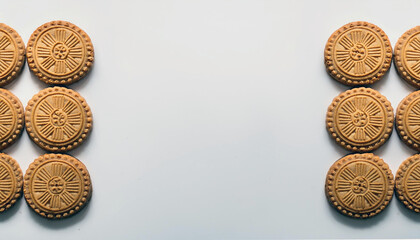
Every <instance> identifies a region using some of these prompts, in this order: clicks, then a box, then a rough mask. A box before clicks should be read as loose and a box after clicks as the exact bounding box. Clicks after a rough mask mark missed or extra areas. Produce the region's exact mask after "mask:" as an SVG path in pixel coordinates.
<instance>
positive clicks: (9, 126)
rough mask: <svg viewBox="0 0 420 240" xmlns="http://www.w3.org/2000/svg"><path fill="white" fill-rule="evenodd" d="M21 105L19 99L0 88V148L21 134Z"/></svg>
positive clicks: (12, 141) (6, 145) (22, 118)
mask: <svg viewBox="0 0 420 240" xmlns="http://www.w3.org/2000/svg"><path fill="white" fill-rule="evenodd" d="M23 126H24V115H23V106H22V103H21V102H20V101H19V99H18V98H17V97H16V96H15V95H13V93H11V92H10V91H8V90H6V89H0V150H1V149H5V148H7V147H8V146H10V145H11V144H13V143H14V142H15V141H16V140H17V139H18V138H19V137H20V135H21V134H22V131H23Z"/></svg>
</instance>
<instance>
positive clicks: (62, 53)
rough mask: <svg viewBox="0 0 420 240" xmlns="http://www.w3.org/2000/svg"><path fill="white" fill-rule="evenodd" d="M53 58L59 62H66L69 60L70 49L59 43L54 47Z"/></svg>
mask: <svg viewBox="0 0 420 240" xmlns="http://www.w3.org/2000/svg"><path fill="white" fill-rule="evenodd" d="M51 51H52V56H53V57H54V58H55V59H57V60H64V59H66V58H67V55H68V54H69V49H68V47H67V46H66V45H65V44H64V43H61V42H58V43H56V44H55V45H54V47H53V48H52V50H51Z"/></svg>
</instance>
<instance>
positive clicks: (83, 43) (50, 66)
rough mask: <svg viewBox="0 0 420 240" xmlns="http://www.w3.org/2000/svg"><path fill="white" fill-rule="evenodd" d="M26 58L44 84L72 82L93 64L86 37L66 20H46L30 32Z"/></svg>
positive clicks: (90, 48)
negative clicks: (46, 21)
mask: <svg viewBox="0 0 420 240" xmlns="http://www.w3.org/2000/svg"><path fill="white" fill-rule="evenodd" d="M27 57H28V64H29V68H30V69H31V70H32V72H33V73H34V74H35V75H36V76H37V77H38V78H39V79H40V80H42V81H44V82H45V83H47V84H71V83H74V82H77V81H79V80H80V79H82V78H83V77H84V76H85V75H86V74H87V72H88V71H89V70H90V68H91V67H92V63H93V58H94V52H93V45H92V42H91V40H90V38H89V36H88V35H87V34H86V33H85V32H84V31H83V30H82V29H80V28H79V27H77V26H76V25H74V24H72V23H69V22H65V21H52V22H48V23H45V24H44V25H42V26H40V27H39V28H38V29H36V30H35V32H34V33H32V35H31V37H30V39H29V42H28V46H27Z"/></svg>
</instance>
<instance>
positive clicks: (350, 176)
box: [325, 153, 394, 218]
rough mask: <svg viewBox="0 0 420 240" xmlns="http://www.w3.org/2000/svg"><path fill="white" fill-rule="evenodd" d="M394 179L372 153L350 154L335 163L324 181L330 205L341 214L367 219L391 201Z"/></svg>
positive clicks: (385, 166) (384, 165)
mask: <svg viewBox="0 0 420 240" xmlns="http://www.w3.org/2000/svg"><path fill="white" fill-rule="evenodd" d="M393 190H394V176H393V175H392V172H391V170H390V169H389V167H388V165H387V164H386V163H385V162H384V161H383V160H382V159H381V158H379V157H378V156H375V155H373V154H372V153H364V154H351V155H347V156H345V157H343V158H341V159H339V160H338V161H336V162H335V163H334V164H333V165H332V166H331V168H330V170H329V171H328V174H327V179H326V181H325V193H326V196H327V199H328V201H329V202H330V203H331V205H332V206H333V207H334V208H336V209H337V210H338V211H339V212H340V213H342V214H344V215H347V216H350V217H354V218H367V217H372V216H375V215H376V214H378V213H379V212H381V211H382V210H383V209H384V208H385V207H386V206H387V205H388V204H389V202H390V201H391V199H392V195H393Z"/></svg>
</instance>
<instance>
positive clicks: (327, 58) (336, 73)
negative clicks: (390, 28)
mask: <svg viewBox="0 0 420 240" xmlns="http://www.w3.org/2000/svg"><path fill="white" fill-rule="evenodd" d="M358 26H363V27H370V28H371V29H372V30H374V31H376V32H377V33H379V35H380V36H381V38H382V40H383V41H384V45H385V53H384V58H385V60H384V63H383V65H382V66H381V67H380V69H379V70H378V71H377V73H376V74H375V75H374V76H372V77H370V78H367V79H363V80H352V79H349V78H347V77H345V76H342V75H341V74H340V70H338V69H337V68H336V67H335V65H334V63H333V53H332V49H333V48H334V46H333V44H334V42H335V40H336V39H337V37H338V36H339V35H340V34H341V33H342V32H343V31H346V30H347V29H349V28H353V27H358ZM391 61H392V47H391V42H390V41H389V39H388V36H387V35H386V34H385V32H384V31H383V30H382V29H381V28H379V27H378V26H376V25H374V24H372V23H368V22H362V21H360V22H351V23H348V24H346V25H344V26H342V27H341V28H339V29H337V30H336V31H335V32H334V33H333V34H332V35H331V36H330V38H329V39H328V41H327V44H326V45H325V50H324V63H325V67H326V69H327V72H328V74H329V75H330V76H331V77H333V78H334V79H335V80H337V81H339V82H341V83H343V84H345V85H349V86H357V85H366V84H373V83H375V82H376V81H379V80H380V79H381V78H382V77H383V76H384V75H385V73H386V72H387V71H388V69H389V67H390V66H391Z"/></svg>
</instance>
